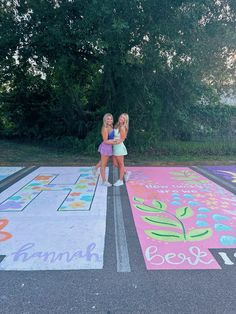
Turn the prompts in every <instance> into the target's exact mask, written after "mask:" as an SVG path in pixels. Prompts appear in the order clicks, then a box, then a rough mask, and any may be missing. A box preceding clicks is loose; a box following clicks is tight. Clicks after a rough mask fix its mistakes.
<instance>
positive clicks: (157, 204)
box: [152, 200, 166, 211]
mask: <svg viewBox="0 0 236 314" xmlns="http://www.w3.org/2000/svg"><path fill="white" fill-rule="evenodd" d="M152 204H153V206H154V207H155V208H158V209H160V210H162V211H164V210H165V209H166V204H165V203H163V202H160V201H157V200H153V201H152Z"/></svg>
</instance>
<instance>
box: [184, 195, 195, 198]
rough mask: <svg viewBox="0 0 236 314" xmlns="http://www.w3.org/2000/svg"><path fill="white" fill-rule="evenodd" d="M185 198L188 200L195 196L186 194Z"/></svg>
mask: <svg viewBox="0 0 236 314" xmlns="http://www.w3.org/2000/svg"><path fill="white" fill-rule="evenodd" d="M184 197H186V198H193V195H191V194H184Z"/></svg>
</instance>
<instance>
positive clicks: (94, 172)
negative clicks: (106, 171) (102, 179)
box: [92, 160, 101, 176]
mask: <svg viewBox="0 0 236 314" xmlns="http://www.w3.org/2000/svg"><path fill="white" fill-rule="evenodd" d="M100 167H101V160H99V162H98V163H97V164H96V165H95V166H94V167H92V174H93V175H94V176H97V171H98V169H99V168H100Z"/></svg>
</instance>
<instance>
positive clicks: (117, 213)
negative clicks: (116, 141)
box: [113, 169, 131, 272]
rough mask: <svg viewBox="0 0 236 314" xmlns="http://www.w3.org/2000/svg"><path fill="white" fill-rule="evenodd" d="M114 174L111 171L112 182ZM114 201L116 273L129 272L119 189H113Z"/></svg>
mask: <svg viewBox="0 0 236 314" xmlns="http://www.w3.org/2000/svg"><path fill="white" fill-rule="evenodd" d="M114 179H115V173H114V169H113V182H114ZM113 201H114V223H115V241H116V258H117V272H130V271H131V268H130V263H129V253H128V246H127V241H126V234H125V226H124V219H123V213H122V205H121V195H120V188H119V187H113Z"/></svg>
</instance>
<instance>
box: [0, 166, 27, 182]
mask: <svg viewBox="0 0 236 314" xmlns="http://www.w3.org/2000/svg"><path fill="white" fill-rule="evenodd" d="M21 169H23V167H0V181H2V180H4V179H6V178H7V177H9V176H10V175H12V174H14V173H16V172H18V171H19V170H21Z"/></svg>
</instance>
